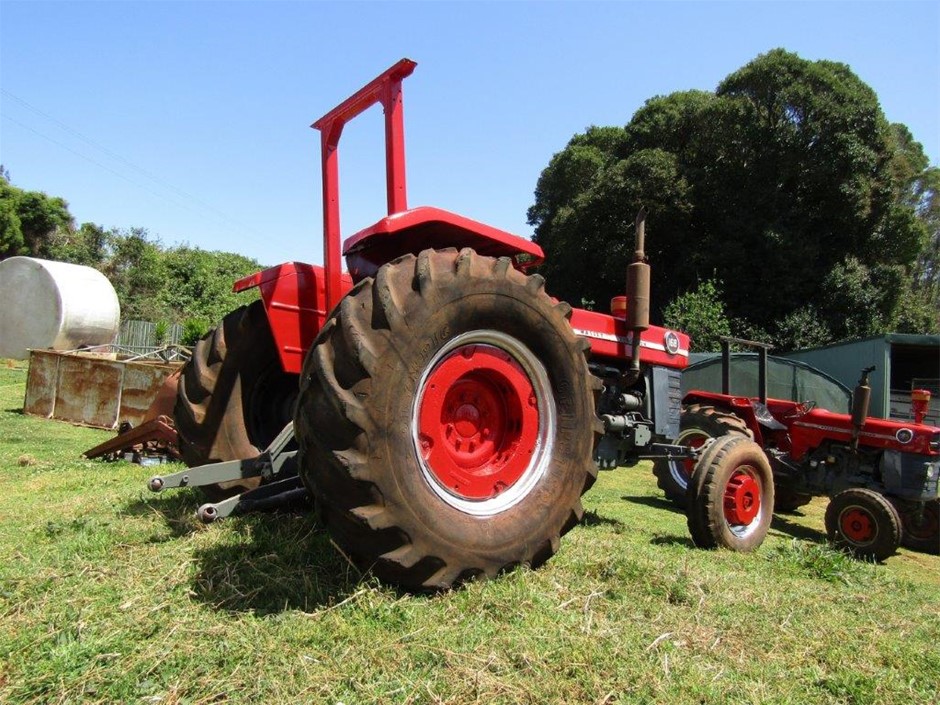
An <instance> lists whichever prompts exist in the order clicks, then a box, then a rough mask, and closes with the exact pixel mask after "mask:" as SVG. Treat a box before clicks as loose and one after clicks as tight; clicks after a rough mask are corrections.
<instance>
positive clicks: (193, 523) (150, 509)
mask: <svg viewBox="0 0 940 705" xmlns="http://www.w3.org/2000/svg"><path fill="white" fill-rule="evenodd" d="M204 501H205V499H204V498H203V497H202V495H200V494H198V493H197V492H195V491H193V490H181V491H178V492H167V493H166V494H153V495H150V496H147V495H142V496H141V497H140V498H139V499H136V500H134V501H133V502H131V503H129V504H127V505H126V506H125V507H124V508H123V509H122V510H121V514H124V515H125V516H138V517H139V516H149V515H151V514H157V515H159V516H160V517H161V518H162V519H163V521H164V523H165V524H166V526H167V528H168V529H169V530H170V534H171V536H170V537H162V538H158V537H154V539H153V541H154V542H158V541H166V540H169V539H170V538H179V537H181V536H188V535H190V534H192V533H193V532H195V531H196V530H197V529H198V528H199V527H200V522H199V520H198V519H197V518H196V509H197V508H198V507H199V505H200V504H202V503H203V502H204Z"/></svg>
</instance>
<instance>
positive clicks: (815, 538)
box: [770, 514, 828, 543]
mask: <svg viewBox="0 0 940 705" xmlns="http://www.w3.org/2000/svg"><path fill="white" fill-rule="evenodd" d="M770 528H771V529H772V530H774V531H779V532H780V533H782V534H786V535H787V536H792V537H793V538H795V539H803V540H804V541H810V542H813V543H826V542H827V540H828V539H827V537H826V532H825V531H823V530H822V529H814V528H811V527H808V526H803V525H802V524H797V523H796V522H795V521H791V520H790V519H788V518H787V517H786V516H782V515H780V514H774V518H773V521H772V522H771V523H770Z"/></svg>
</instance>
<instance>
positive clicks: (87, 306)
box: [0, 257, 121, 360]
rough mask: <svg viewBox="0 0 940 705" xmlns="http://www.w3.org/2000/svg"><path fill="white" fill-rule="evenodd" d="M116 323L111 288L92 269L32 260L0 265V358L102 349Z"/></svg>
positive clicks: (117, 314)
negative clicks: (91, 347) (44, 351)
mask: <svg viewBox="0 0 940 705" xmlns="http://www.w3.org/2000/svg"><path fill="white" fill-rule="evenodd" d="M120 322H121V309H120V305H119V304H118V298H117V294H116V293H115V291H114V287H113V286H111V282H109V281H108V279H107V277H105V276H104V275H103V274H102V273H101V272H99V271H98V270H97V269H92V268H91V267H84V266H82V265H78V264H66V263H65V262H52V261H50V260H44V259H36V258H33V257H11V258H9V259H6V260H3V261H2V262H0V357H7V358H13V359H15V360H25V359H26V358H27V356H28V355H29V353H28V352H27V349H29V348H35V349H46V348H52V349H54V350H74V349H75V348H78V347H80V346H83V345H107V344H108V343H112V342H114V339H115V338H116V337H117V332H118V327H119V326H120Z"/></svg>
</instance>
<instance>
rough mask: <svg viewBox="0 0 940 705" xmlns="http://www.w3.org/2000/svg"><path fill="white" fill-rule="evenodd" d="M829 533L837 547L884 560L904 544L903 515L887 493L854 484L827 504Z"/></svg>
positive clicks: (857, 554)
mask: <svg viewBox="0 0 940 705" xmlns="http://www.w3.org/2000/svg"><path fill="white" fill-rule="evenodd" d="M826 533H827V534H828V535H829V541H831V542H832V544H833V545H834V546H836V547H837V548H840V549H842V550H844V551H846V552H848V553H851V554H852V555H853V556H855V557H856V558H863V559H868V560H874V561H878V562H881V561H883V560H885V559H886V558H888V556H891V555H893V554H894V553H895V552H896V551H897V550H898V546H899V545H900V544H901V518H900V517H899V516H898V512H897V510H896V509H895V508H894V505H892V504H891V502H889V501H888V500H887V499H886V498H885V497H884V496H883V495H880V494H878V493H877V492H873V491H872V490H869V489H867V488H864V487H852V488H850V489H847V490H843V491H842V492H839V493H838V494H836V495H835V496H834V497H833V498H832V500H831V501H830V502H829V506H828V507H826Z"/></svg>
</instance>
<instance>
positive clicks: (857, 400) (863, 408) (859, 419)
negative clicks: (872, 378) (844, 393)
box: [852, 365, 875, 450]
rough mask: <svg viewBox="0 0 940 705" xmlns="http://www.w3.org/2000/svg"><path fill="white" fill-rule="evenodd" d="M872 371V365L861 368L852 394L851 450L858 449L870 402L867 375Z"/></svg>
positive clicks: (869, 384)
mask: <svg viewBox="0 0 940 705" xmlns="http://www.w3.org/2000/svg"><path fill="white" fill-rule="evenodd" d="M874 371H875V366H874V365H872V366H871V367H866V368H865V369H863V370H862V376H861V378H859V380H858V384H857V385H855V391H854V393H853V394H852V450H858V437H859V435H861V433H862V426H864V425H865V420H866V419H867V418H868V407H869V406H870V404H871V382H869V381H868V375H870V374H871V373H872V372H874Z"/></svg>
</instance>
